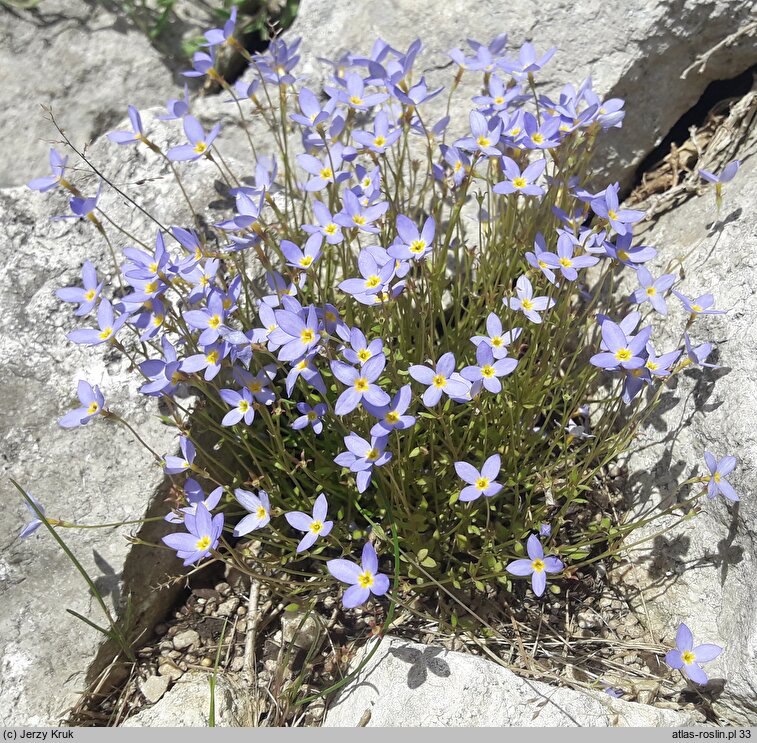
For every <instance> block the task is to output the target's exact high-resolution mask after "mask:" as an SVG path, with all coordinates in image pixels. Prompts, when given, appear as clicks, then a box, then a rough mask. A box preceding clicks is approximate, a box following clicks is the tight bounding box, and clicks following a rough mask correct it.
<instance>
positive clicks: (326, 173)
mask: <svg viewBox="0 0 757 743" xmlns="http://www.w3.org/2000/svg"><path fill="white" fill-rule="evenodd" d="M333 177H334V171H333V170H332V169H331V168H323V170H321V178H323V179H324V180H326V181H327V180H329V179H330V178H333Z"/></svg>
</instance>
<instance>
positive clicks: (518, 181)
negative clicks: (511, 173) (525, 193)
mask: <svg viewBox="0 0 757 743" xmlns="http://www.w3.org/2000/svg"><path fill="white" fill-rule="evenodd" d="M527 185H528V183H527V182H526V179H525V178H523V177H522V176H518V177H517V178H513V186H515V188H525V187H526V186H527Z"/></svg>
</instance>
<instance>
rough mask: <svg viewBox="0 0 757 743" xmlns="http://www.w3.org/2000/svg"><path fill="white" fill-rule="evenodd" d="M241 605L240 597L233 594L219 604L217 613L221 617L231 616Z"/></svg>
mask: <svg viewBox="0 0 757 743" xmlns="http://www.w3.org/2000/svg"><path fill="white" fill-rule="evenodd" d="M238 606H239V599H238V598H235V597H233V596H232V598H230V599H226V601H224V602H223V603H222V604H220V605H219V606H218V609H217V614H218V616H219V617H230V616H231V615H232V614H233V613H234V612H235V611H236V610H237V607H238Z"/></svg>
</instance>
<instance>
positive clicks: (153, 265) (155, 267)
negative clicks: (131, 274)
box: [148, 263, 158, 273]
mask: <svg viewBox="0 0 757 743" xmlns="http://www.w3.org/2000/svg"><path fill="white" fill-rule="evenodd" d="M148 268H149V270H150V273H157V272H158V264H157V263H151V264H150V265H149V266H148Z"/></svg>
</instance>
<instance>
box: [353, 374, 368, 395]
mask: <svg viewBox="0 0 757 743" xmlns="http://www.w3.org/2000/svg"><path fill="white" fill-rule="evenodd" d="M368 384H369V383H368V380H367V379H366V378H365V377H358V378H357V379H356V380H355V390H357V392H365V391H366V390H367V389H368Z"/></svg>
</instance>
